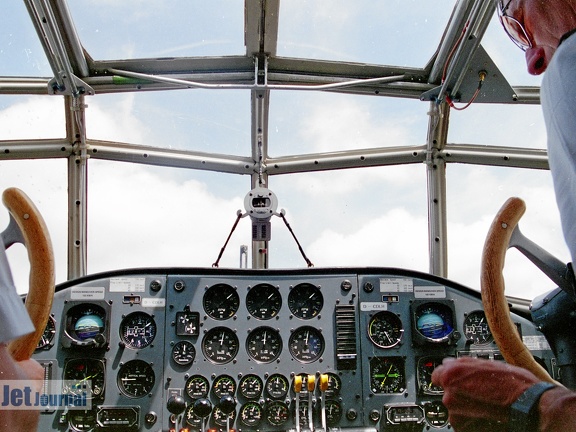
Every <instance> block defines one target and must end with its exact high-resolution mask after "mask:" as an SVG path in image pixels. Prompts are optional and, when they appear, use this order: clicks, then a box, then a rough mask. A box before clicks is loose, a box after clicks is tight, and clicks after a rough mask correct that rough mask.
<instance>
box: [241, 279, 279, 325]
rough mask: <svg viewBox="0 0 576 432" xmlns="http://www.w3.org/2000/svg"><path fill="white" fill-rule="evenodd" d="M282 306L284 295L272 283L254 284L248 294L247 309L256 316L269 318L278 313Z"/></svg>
mask: <svg viewBox="0 0 576 432" xmlns="http://www.w3.org/2000/svg"><path fill="white" fill-rule="evenodd" d="M281 307H282V295H281V294H280V292H279V291H278V289H277V288H276V287H274V286H272V285H270V284H259V285H256V286H254V287H253V288H252V289H250V291H248V294H247V295H246V309H248V312H250V315H252V316H253V317H254V318H257V319H260V320H269V319H271V318H274V317H275V316H277V315H278V312H279V311H280V308H281Z"/></svg>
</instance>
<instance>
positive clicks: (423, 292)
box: [414, 285, 446, 299]
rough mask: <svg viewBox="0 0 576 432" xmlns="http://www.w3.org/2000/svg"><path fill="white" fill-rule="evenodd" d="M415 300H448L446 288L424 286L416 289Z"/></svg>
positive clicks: (441, 286) (442, 286)
mask: <svg viewBox="0 0 576 432" xmlns="http://www.w3.org/2000/svg"><path fill="white" fill-rule="evenodd" d="M414 298H417V299H427V298H433V299H443V298H446V287H445V286H444V285H432V286H430V285H424V286H415V287H414Z"/></svg>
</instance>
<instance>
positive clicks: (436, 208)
mask: <svg viewBox="0 0 576 432" xmlns="http://www.w3.org/2000/svg"><path fill="white" fill-rule="evenodd" d="M449 114H450V108H449V106H448V104H446V103H441V104H436V103H435V102H431V103H430V112H429V115H430V120H429V125H428V142H427V148H428V155H427V158H426V173H427V180H428V245H429V259H430V273H431V274H434V275H436V276H441V277H447V276H448V247H447V222H446V162H445V161H444V159H443V157H442V150H443V149H444V147H445V146H446V138H447V134H448V120H449Z"/></svg>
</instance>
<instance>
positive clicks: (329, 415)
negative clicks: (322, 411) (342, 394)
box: [326, 399, 342, 426]
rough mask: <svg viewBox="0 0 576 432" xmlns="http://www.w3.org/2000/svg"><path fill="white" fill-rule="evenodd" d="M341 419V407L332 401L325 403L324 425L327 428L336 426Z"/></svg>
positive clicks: (338, 403)
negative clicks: (325, 424)
mask: <svg viewBox="0 0 576 432" xmlns="http://www.w3.org/2000/svg"><path fill="white" fill-rule="evenodd" d="M341 418H342V405H340V402H338V401H336V400H332V399H328V400H327V401H326V423H327V424H328V426H336V425H338V424H339V423H340V419H341Z"/></svg>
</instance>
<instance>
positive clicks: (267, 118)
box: [0, 0, 576, 432]
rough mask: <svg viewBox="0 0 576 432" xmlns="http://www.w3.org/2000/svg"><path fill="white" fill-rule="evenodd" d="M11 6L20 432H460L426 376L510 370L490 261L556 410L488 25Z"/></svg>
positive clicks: (476, 3)
mask: <svg viewBox="0 0 576 432" xmlns="http://www.w3.org/2000/svg"><path fill="white" fill-rule="evenodd" d="M5 6H6V8H7V12H6V13H4V14H3V15H4V17H5V18H4V20H3V21H4V23H3V30H2V33H1V34H2V36H1V37H0V189H1V190H3V191H4V190H6V191H10V192H9V193H15V192H14V190H15V189H14V188H16V190H18V191H22V192H23V194H24V195H23V196H24V198H23V197H22V196H21V195H19V194H20V192H17V193H16V196H17V198H16V199H17V200H21V201H22V202H23V203H25V205H26V206H28V207H25V210H22V207H20V206H19V205H16V204H14V202H13V201H11V199H12V198H10V197H7V198H5V201H4V207H2V206H0V226H8V228H6V229H5V230H4V232H3V233H2V234H1V237H2V239H3V243H4V245H5V247H9V246H12V244H14V246H12V247H9V248H7V249H6V252H5V253H6V256H7V262H8V264H9V267H8V269H9V271H11V273H12V275H13V277H14V282H15V285H16V289H17V290H18V292H19V293H20V294H21V295H22V297H23V300H26V299H27V298H28V299H30V298H31V297H33V295H35V294H36V291H39V290H44V287H47V286H50V287H51V288H52V291H53V294H45V295H46V296H47V297H46V298H43V300H42V301H40V303H41V304H40V307H39V308H40V309H42V313H43V314H45V318H43V319H42V320H41V328H40V329H39V332H38V337H39V340H38V341H37V342H36V341H35V342H34V344H33V346H32V352H31V355H32V358H34V359H35V360H37V361H38V362H39V363H40V364H41V365H42V366H43V368H44V387H43V391H45V394H46V395H59V396H60V397H59V398H57V397H54V398H50V397H46V398H41V400H40V401H39V402H38V403H39V405H38V406H39V409H40V421H39V426H38V431H43V432H44V431H55V432H56V431H60V432H120V431H126V432H140V431H142V432H156V431H167V432H190V431H196V432H207V431H211V432H230V431H245V432H251V431H254V432H257V431H258V432H267V431H271V432H280V431H290V432H315V431H316V432H384V431H417V432H421V431H436V430H437V431H450V430H453V428H452V426H451V425H450V422H449V419H448V411H447V409H446V407H445V406H444V405H443V403H442V396H443V389H442V388H441V387H439V386H437V385H435V384H434V383H432V381H431V374H432V372H433V370H434V368H435V367H436V366H437V365H439V364H440V363H441V362H442V361H443V359H445V358H447V357H454V358H459V357H476V358H483V359H487V360H491V361H500V362H504V361H507V362H511V361H513V359H511V358H510V357H509V355H508V354H507V353H508V352H509V350H507V348H506V347H503V346H501V344H500V343H499V337H498V331H499V330H498V329H495V328H494V325H491V323H492V322H494V321H492V320H493V318H492V317H493V316H494V315H493V314H494V312H493V311H492V310H490V307H487V303H486V296H487V295H488V294H486V293H485V288H484V285H483V283H484V280H485V271H486V270H485V268H484V262H485V261H486V260H492V259H501V262H502V263H503V261H504V256H506V266H505V268H500V270H499V272H498V273H499V275H500V274H502V275H503V279H504V280H505V281H506V287H505V289H506V291H505V292H504V287H501V288H502V290H501V291H500V292H499V293H498V295H499V296H500V297H499V301H500V302H501V303H502V302H504V305H505V306H504V308H505V309H506V311H505V312H506V313H505V315H506V316H507V319H509V320H510V322H511V326H512V330H511V332H512V333H514V335H515V337H516V338H517V340H518V341H520V343H521V344H523V346H524V347H525V349H527V350H528V352H529V353H530V354H531V357H533V361H534V363H535V364H537V365H538V367H540V368H542V369H543V370H544V371H545V372H546V373H547V374H548V375H549V376H550V377H551V378H552V379H554V380H557V381H560V382H563V383H564V384H565V385H566V386H568V387H571V388H576V370H574V365H573V364H572V361H571V359H573V358H576V352H575V351H574V349H575V347H573V346H572V345H573V342H572V341H571V340H570V339H571V338H570V335H568V334H566V329H565V325H564V324H563V323H565V322H566V321H565V319H566V316H570V313H572V312H571V311H572V310H573V309H570V307H568V308H562V307H560V306H559V304H573V301H574V300H572V299H574V298H575V296H574V293H575V292H576V291H575V290H574V275H573V272H572V268H571V265H569V264H565V263H566V262H567V261H569V258H568V253H567V249H566V246H565V244H564V240H563V237H562V233H561V229H560V223H559V215H558V210H557V208H556V204H555V201H554V192H553V189H552V184H551V179H550V175H549V171H548V159H547V152H546V139H545V130H544V125H543V121H542V118H541V114H540V106H539V103H540V99H539V85H540V81H539V79H540V78H538V77H532V76H529V75H528V74H527V73H526V72H525V65H524V59H523V54H522V53H521V52H520V51H519V50H518V49H517V48H516V47H515V46H514V45H513V44H512V43H511V42H510V41H509V40H508V38H507V36H506V34H505V33H504V32H503V31H502V29H501V27H500V23H499V22H498V16H497V14H496V12H495V11H496V2H495V1H492V0H490V1H485V0H440V1H435V2H423V1H421V0H412V1H409V2H397V1H387V2H370V1H367V0H361V1H359V2H344V1H331V2H314V1H309V0H284V1H282V2H281V1H280V0H244V1H243V2H241V1H230V0H216V1H213V2H209V3H199V2H189V1H170V2H167V1H163V0H158V1H154V2H144V1H141V0H128V1H123V2H114V1H105V2H96V1H92V0H23V1H19V2H10V4H9V5H5ZM515 196H518V197H520V198H521V199H522V200H523V201H522V202H525V203H526V209H525V212H524V210H522V213H521V214H520V215H518V218H516V219H514V220H513V222H508V219H506V222H505V223H504V222H500V220H499V219H497V218H498V215H501V214H502V211H503V210H502V211H501V210H499V209H500V208H501V206H502V205H503V204H504V203H505V201H506V199H507V198H509V197H515ZM12 197H14V196H12ZM29 202H32V203H33V205H32V206H31V207H30V205H31V204H29ZM36 212H37V213H36ZM520 217H522V219H521V220H520V221H519V222H518V220H519V218H520ZM13 220H16V224H14V223H13ZM27 220H32V221H37V220H42V223H41V224H39V225H38V226H39V227H40V228H38V227H37V228H38V230H39V231H33V232H28V230H29V228H26V221H27ZM493 220H494V221H495V222H492V221H493ZM491 223H493V225H492V226H494V224H496V226H498V224H500V225H507V224H510V228H514V234H511V238H510V236H509V237H508V238H505V239H498V241H501V242H502V243H501V244H500V243H499V244H498V246H497V247H496V249H498V251H499V252H498V253H492V252H489V251H488V252H487V250H488V249H487V245H488V244H490V242H489V239H490V238H491V237H490V235H491V233H492V231H491V230H490V227H491ZM516 225H520V226H522V232H523V233H524V234H525V235H526V237H524V234H521V233H520V231H519V228H518V227H517V226H516ZM507 226H508V225H507ZM511 231H512V229H511V230H510V232H511ZM40 238H42V239H40ZM45 241H46V243H44V242H45ZM494 241H496V240H494ZM20 243H23V245H22V244H20ZM45 244H50V247H48V246H46V247H44V246H43V245H45ZM48 249H50V250H48ZM507 249H509V251H508V252H506V251H507ZM47 255H49V257H48V258H46V256H47ZM48 267H50V268H48ZM0 268H2V265H0ZM4 270H6V268H4ZM37 276H38V277H42V279H40V280H36V279H35V278H36V277H37ZM45 276H47V277H45ZM481 285H482V286H481ZM487 285H489V286H490V285H491V284H490V283H488V284H487ZM487 289H488V290H489V289H490V287H488V288H487ZM567 298H568V300H566V299H567ZM551 320H552V321H551ZM508 333H510V331H509V332H508Z"/></svg>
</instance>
